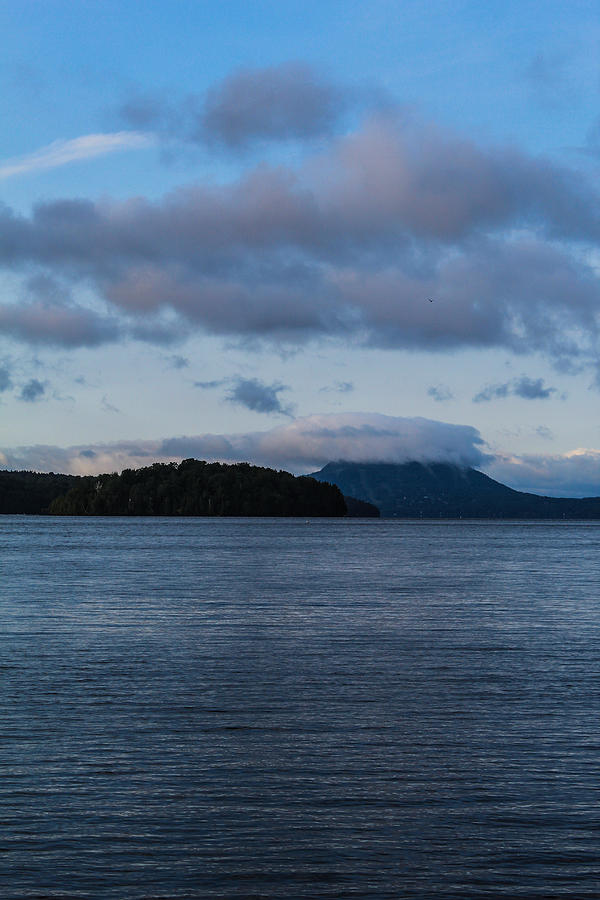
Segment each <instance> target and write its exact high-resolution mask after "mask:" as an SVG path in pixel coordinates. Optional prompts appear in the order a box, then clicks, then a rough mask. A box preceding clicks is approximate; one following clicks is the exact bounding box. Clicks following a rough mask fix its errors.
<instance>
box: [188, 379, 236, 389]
mask: <svg viewBox="0 0 600 900" xmlns="http://www.w3.org/2000/svg"><path fill="white" fill-rule="evenodd" d="M228 381H229V379H228V378H216V379H213V380H212V381H195V382H194V387H197V388H202V389H203V390H209V391H212V390H213V389H214V388H218V387H223V385H224V384H227V383H228Z"/></svg>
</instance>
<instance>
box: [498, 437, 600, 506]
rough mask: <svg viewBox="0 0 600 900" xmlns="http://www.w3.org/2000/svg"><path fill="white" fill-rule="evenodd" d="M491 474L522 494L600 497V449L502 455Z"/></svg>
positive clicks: (582, 448) (580, 448)
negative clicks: (550, 453) (544, 453)
mask: <svg viewBox="0 0 600 900" xmlns="http://www.w3.org/2000/svg"><path fill="white" fill-rule="evenodd" d="M485 469H486V472H487V474H488V475H491V477H492V478H495V479H496V480H497V481H501V482H503V483H504V484H508V485H509V486H510V487H512V488H515V489H516V490H518V491H527V492H530V493H534V494H545V495H547V496H550V497H599V496H600V450H593V449H590V448H586V447H579V448H577V449H576V450H570V451H568V452H567V453H561V454H555V455H548V456H545V455H541V454H536V455H534V454H527V455H524V456H502V455H498V456H496V458H495V459H494V461H493V462H492V463H491V465H489V466H486V467H485Z"/></svg>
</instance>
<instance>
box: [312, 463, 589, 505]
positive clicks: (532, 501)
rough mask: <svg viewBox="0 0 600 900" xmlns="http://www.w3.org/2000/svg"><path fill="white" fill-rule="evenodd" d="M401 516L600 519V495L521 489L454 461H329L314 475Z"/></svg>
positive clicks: (345, 491) (352, 495) (345, 492)
mask: <svg viewBox="0 0 600 900" xmlns="http://www.w3.org/2000/svg"><path fill="white" fill-rule="evenodd" d="M312 477H313V478H317V479H318V480H319V481H328V482H330V483H331V484H337V486H338V487H339V488H340V490H341V491H342V492H343V493H344V494H346V495H348V496H350V497H356V498H358V499H361V500H366V501H367V502H369V503H373V504H375V506H377V507H379V509H380V511H381V515H382V516H388V517H389V516H395V517H399V518H435V519H437V518H451V519H454V518H490V519H505V518H517V519H563V518H564V519H600V497H591V498H586V499H583V500H579V499H571V498H556V497H541V496H539V495H538V494H525V493H523V492H521V491H515V490H513V489H512V488H509V487H507V486H506V485H504V484H500V482H498V481H494V480H493V478H489V477H488V476H487V475H484V474H483V473H482V472H478V471H476V470H475V469H471V468H466V467H464V468H463V467H460V466H455V465H450V464H448V463H430V464H427V465H426V464H423V463H418V462H410V463H404V464H394V463H345V462H336V463H328V464H327V465H326V466H325V467H324V468H323V469H321V471H320V472H315V473H314V474H313V476H312Z"/></svg>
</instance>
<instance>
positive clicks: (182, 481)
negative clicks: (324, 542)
mask: <svg viewBox="0 0 600 900" xmlns="http://www.w3.org/2000/svg"><path fill="white" fill-rule="evenodd" d="M367 509H368V504H365V510H367ZM0 512H1V513H13V514H14V513H37V514H48V515H55V516H304V517H305V516H310V517H313V516H345V515H347V514H348V510H347V507H346V503H345V501H344V497H343V495H342V493H341V491H340V490H339V488H338V487H336V486H334V485H332V484H327V483H321V482H319V481H316V480H315V479H314V478H309V477H308V476H300V477H295V476H294V475H291V474H290V473H289V472H283V471H275V470H274V469H267V468H262V467H259V466H251V465H250V464H249V463H237V464H235V465H225V464H224V463H207V462H203V461H201V460H196V459H186V460H184V461H183V462H181V463H155V464H154V465H152V466H147V467H145V468H142V469H124V470H123V472H121V474H120V475H119V474H116V473H113V474H107V475H94V476H75V475H56V474H54V473H51V474H49V475H43V474H39V473H34V472H0ZM353 514H354V515H356V514H357V513H356V512H353ZM359 514H360V513H359ZM364 514H365V513H363V515H364ZM366 514H368V513H366Z"/></svg>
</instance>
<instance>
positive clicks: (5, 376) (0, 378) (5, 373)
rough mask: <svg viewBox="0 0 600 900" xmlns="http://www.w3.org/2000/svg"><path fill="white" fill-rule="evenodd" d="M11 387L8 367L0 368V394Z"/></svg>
mask: <svg viewBox="0 0 600 900" xmlns="http://www.w3.org/2000/svg"><path fill="white" fill-rule="evenodd" d="M11 387H12V378H11V374H10V369H9V368H8V366H0V394H3V393H4V391H8V390H9V389H10V388H11Z"/></svg>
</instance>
